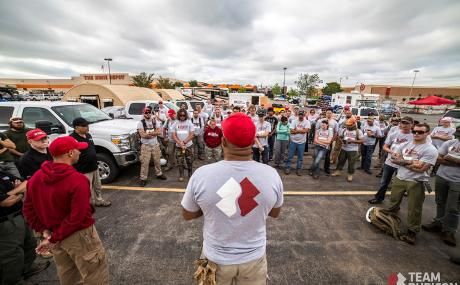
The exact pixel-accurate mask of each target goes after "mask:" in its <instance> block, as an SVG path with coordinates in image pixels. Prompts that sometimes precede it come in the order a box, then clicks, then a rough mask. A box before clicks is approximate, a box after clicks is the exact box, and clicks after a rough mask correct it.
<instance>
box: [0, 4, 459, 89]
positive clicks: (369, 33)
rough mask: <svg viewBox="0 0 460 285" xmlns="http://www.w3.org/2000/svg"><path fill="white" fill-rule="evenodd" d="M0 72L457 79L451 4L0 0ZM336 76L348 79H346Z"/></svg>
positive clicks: (247, 79)
mask: <svg viewBox="0 0 460 285" xmlns="http://www.w3.org/2000/svg"><path fill="white" fill-rule="evenodd" d="M0 11H2V16H1V17H0V78H4V77H9V78H49V77H53V78H54V77H56V78H61V77H64V78H65V77H69V76H72V75H78V74H80V73H93V72H94V73H97V72H101V71H102V70H101V65H102V64H103V63H104V62H103V59H104V57H112V58H113V62H112V65H111V67H112V71H113V72H129V73H130V74H137V73H139V72H142V71H145V72H149V73H155V74H156V75H162V76H169V77H175V78H178V79H183V80H191V79H197V80H199V81H205V82H211V83H221V82H225V83H244V84H246V83H250V84H257V85H260V84H262V85H272V84H274V83H276V82H278V83H280V84H282V81H283V67H287V72H286V83H287V85H291V86H292V85H293V84H294V81H295V80H296V78H297V77H298V75H299V74H300V73H319V75H320V77H321V79H323V80H324V82H329V81H339V78H340V77H342V78H343V79H342V85H346V86H351V85H354V84H356V83H361V82H363V83H367V84H370V83H378V84H389V83H392V84H404V85H410V84H411V83H412V78H413V75H414V73H413V70H414V69H418V70H420V73H418V74H417V80H416V85H444V86H454V85H455V86H460V1H457V0H452V1H442V0H436V1H433V0H417V1H415V0H413V1H399V0H385V1H372V0H369V1H368V0H321V1H304V0H298V1H288V0H283V1H280V0H267V1H262V0H257V1H256V0H253V1H251V0H247V1H242V0H135V1H134V0H133V1H128V0H124V1H121V0H98V1H91V0H79V1H59V0H46V1H45V0H34V1H23V0H15V1H7V0H0ZM346 78H348V79H346Z"/></svg>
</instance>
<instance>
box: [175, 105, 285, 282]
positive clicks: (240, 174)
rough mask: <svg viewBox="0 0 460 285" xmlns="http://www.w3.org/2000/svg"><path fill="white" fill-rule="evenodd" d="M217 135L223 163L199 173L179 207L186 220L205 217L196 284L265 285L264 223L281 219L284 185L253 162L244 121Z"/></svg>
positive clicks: (238, 117)
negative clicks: (219, 136) (220, 143)
mask: <svg viewBox="0 0 460 285" xmlns="http://www.w3.org/2000/svg"><path fill="white" fill-rule="evenodd" d="M222 130H223V135H224V136H223V138H222V146H223V151H224V160H223V161H220V162H216V163H213V164H209V165H205V166H202V167H200V168H198V169H197V170H196V171H195V173H194V174H193V176H192V177H191V179H190V181H189V183H188V185H187V189H186V191H185V194H184V196H183V198H182V202H181V205H182V208H183V216H184V218H185V219H186V220H191V219H196V218H199V217H201V216H204V226H203V250H202V255H201V257H202V258H201V259H200V261H199V266H200V268H199V269H198V270H197V273H198V272H200V273H199V276H197V279H200V278H203V279H205V280H207V281H206V282H205V284H251V285H265V284H267V260H266V244H267V236H266V223H267V218H268V217H269V216H270V217H274V218H276V217H278V215H279V213H280V210H281V206H282V204H283V183H282V181H281V178H280V176H279V175H278V173H277V172H276V170H275V169H274V168H272V167H270V166H268V165H265V164H262V163H257V162H255V161H253V160H252V145H253V143H254V138H255V136H256V129H255V126H254V123H253V122H252V120H251V119H250V118H249V117H248V116H247V115H245V114H242V113H236V114H233V115H231V116H229V117H228V118H227V119H225V121H224V122H223V123H222ZM206 266H208V268H211V269H215V279H214V276H213V274H212V273H211V272H210V274H209V275H206V274H207V272H208V271H207V270H202V269H204V268H203V267H206ZM207 282H209V283H207Z"/></svg>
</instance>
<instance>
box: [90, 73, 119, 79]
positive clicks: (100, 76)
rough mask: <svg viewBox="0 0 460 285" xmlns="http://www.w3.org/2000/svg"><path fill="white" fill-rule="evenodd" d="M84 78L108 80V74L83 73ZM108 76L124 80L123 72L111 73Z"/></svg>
mask: <svg viewBox="0 0 460 285" xmlns="http://www.w3.org/2000/svg"><path fill="white" fill-rule="evenodd" d="M83 78H84V79H85V80H109V75H107V74H98V75H83ZM110 78H111V79H112V80H124V79H125V75H124V74H111V75H110Z"/></svg>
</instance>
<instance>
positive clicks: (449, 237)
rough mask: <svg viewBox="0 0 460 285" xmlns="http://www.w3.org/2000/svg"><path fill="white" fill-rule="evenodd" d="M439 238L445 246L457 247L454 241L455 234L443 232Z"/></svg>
mask: <svg viewBox="0 0 460 285" xmlns="http://www.w3.org/2000/svg"><path fill="white" fill-rule="evenodd" d="M441 238H442V240H443V241H444V243H445V244H447V245H450V246H457V240H456V239H455V234H454V233H453V232H443V233H442V236H441Z"/></svg>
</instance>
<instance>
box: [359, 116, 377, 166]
mask: <svg viewBox="0 0 460 285" xmlns="http://www.w3.org/2000/svg"><path fill="white" fill-rule="evenodd" d="M361 131H362V132H363V134H364V142H363V144H362V145H361V169H362V170H364V172H366V173H367V174H372V171H371V164H372V154H373V153H374V148H375V145H376V142H377V139H378V138H380V137H382V132H381V130H380V126H379V125H378V123H377V122H376V121H375V120H374V117H372V116H369V117H367V120H366V124H363V126H362V127H361Z"/></svg>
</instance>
